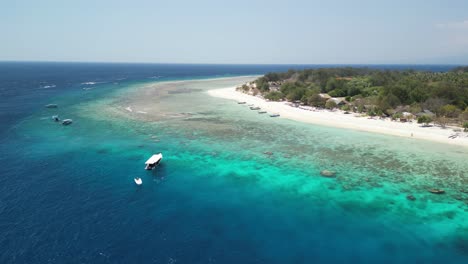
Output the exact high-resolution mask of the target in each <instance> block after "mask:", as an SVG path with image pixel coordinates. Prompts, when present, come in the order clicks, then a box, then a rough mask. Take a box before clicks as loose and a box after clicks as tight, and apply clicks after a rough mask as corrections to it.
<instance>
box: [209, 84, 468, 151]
mask: <svg viewBox="0 0 468 264" xmlns="http://www.w3.org/2000/svg"><path fill="white" fill-rule="evenodd" d="M207 93H208V94H209V95H210V96H213V97H218V98H224V99H229V100H233V101H237V102H246V104H240V105H239V107H246V105H247V104H253V105H255V106H257V107H260V108H261V109H262V110H265V111H268V113H270V114H271V113H277V114H279V115H280V118H287V119H291V120H295V121H299V122H305V123H310V124H316V125H323V126H329V127H335V128H345V129H353V130H358V131H365V132H372V133H380V134H386V135H392V136H399V137H407V138H414V139H422V140H429V141H433V142H439V143H444V144H452V145H458V146H464V147H468V133H466V132H462V130H460V128H458V130H460V131H454V129H456V128H454V127H446V128H441V127H438V126H430V127H423V126H422V125H421V124H417V122H416V121H413V122H405V123H402V122H397V121H391V120H390V119H389V118H385V119H379V118H369V117H368V116H361V115H360V114H356V113H351V114H344V111H341V110H334V111H330V110H326V109H315V110H309V109H304V108H300V107H293V106H291V105H290V104H289V103H288V102H273V101H267V100H265V99H263V98H261V97H258V96H253V95H249V94H246V93H242V92H240V91H237V90H236V87H228V88H222V89H212V90H209V91H207ZM455 135H456V137H454V136H455Z"/></svg>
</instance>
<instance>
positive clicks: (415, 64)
mask: <svg viewBox="0 0 468 264" xmlns="http://www.w3.org/2000/svg"><path fill="white" fill-rule="evenodd" d="M5 62H13V63H21V62H25V63H96V64H99V63H102V64H104V63H106V64H172V65H253V66H254V65H398V66H401V65H409V66H424V65H431V66H435V65H441V66H468V63H467V64H457V63H453V64H452V63H210V62H188V63H187V62H129V61H73V60H70V61H65V60H64V61H61V60H50V61H49V60H0V63H5Z"/></svg>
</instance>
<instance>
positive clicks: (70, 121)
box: [62, 119, 73, 126]
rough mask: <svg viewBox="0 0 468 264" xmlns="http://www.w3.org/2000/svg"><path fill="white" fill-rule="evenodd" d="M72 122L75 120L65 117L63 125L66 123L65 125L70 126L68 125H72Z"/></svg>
mask: <svg viewBox="0 0 468 264" xmlns="http://www.w3.org/2000/svg"><path fill="white" fill-rule="evenodd" d="M71 123H73V120H71V119H64V120H63V121H62V125H64V126H68V125H70V124H71Z"/></svg>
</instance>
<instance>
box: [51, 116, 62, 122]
mask: <svg viewBox="0 0 468 264" xmlns="http://www.w3.org/2000/svg"><path fill="white" fill-rule="evenodd" d="M52 120H54V121H55V122H58V121H60V118H59V116H58V115H53V116H52Z"/></svg>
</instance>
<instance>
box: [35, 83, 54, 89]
mask: <svg viewBox="0 0 468 264" xmlns="http://www.w3.org/2000/svg"><path fill="white" fill-rule="evenodd" d="M55 87H57V85H55V84H47V85H41V86H40V87H39V89H50V88H55Z"/></svg>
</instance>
